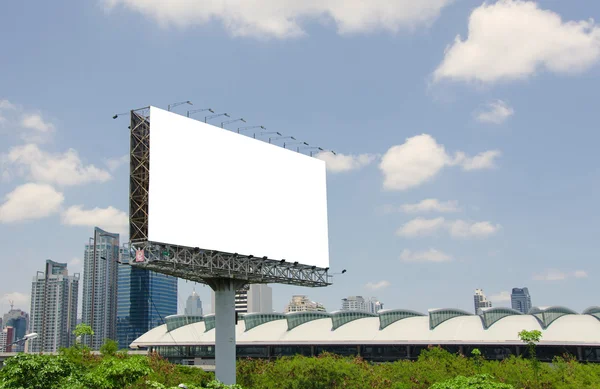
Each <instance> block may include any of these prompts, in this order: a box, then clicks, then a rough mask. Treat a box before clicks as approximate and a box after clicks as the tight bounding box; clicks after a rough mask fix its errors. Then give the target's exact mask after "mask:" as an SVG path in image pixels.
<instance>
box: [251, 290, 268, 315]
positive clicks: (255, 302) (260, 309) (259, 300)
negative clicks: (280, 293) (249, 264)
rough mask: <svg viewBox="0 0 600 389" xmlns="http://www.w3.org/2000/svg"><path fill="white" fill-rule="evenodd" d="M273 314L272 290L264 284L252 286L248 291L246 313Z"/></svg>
mask: <svg viewBox="0 0 600 389" xmlns="http://www.w3.org/2000/svg"><path fill="white" fill-rule="evenodd" d="M271 312H273V289H271V287H270V286H268V285H265V284H252V285H250V289H249V290H248V313H271Z"/></svg>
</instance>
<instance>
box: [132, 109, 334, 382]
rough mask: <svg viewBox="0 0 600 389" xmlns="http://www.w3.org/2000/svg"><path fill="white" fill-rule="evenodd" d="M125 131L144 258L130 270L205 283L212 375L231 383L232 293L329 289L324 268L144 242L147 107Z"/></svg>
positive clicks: (136, 232) (136, 233)
mask: <svg viewBox="0 0 600 389" xmlns="http://www.w3.org/2000/svg"><path fill="white" fill-rule="evenodd" d="M129 128H130V161H129V167H130V177H129V245H130V246H129V247H130V250H135V251H136V252H140V253H143V258H142V261H140V262H137V255H136V259H135V260H133V261H130V265H132V266H135V267H141V268H145V269H148V270H152V271H154V272H157V273H162V274H167V275H171V276H175V277H179V278H183V279H186V280H190V281H195V282H200V283H204V284H207V285H209V286H210V287H211V288H212V289H213V290H214V291H215V298H216V301H217V302H218V304H215V305H216V307H215V321H216V328H215V331H217V333H216V340H217V345H216V347H215V352H216V354H215V357H216V375H217V378H218V379H219V380H220V381H221V382H223V383H225V384H235V323H234V321H233V319H234V316H235V302H234V296H235V289H237V288H239V287H241V286H242V285H245V284H266V283H276V284H288V285H297V286H307V287H324V286H328V285H331V283H330V282H329V275H328V271H329V268H318V267H316V266H307V265H301V264H298V263H289V262H286V261H285V260H283V259H269V258H267V257H262V258H261V257H254V256H252V255H240V254H237V253H226V252H221V251H213V250H207V248H200V247H184V246H178V245H172V244H168V243H162V242H152V241H149V240H148V215H149V213H148V199H149V184H150V107H144V108H141V109H137V110H132V111H131V124H130V127H129ZM224 131H225V130H224ZM138 250H139V251H138ZM142 250H143V251H142ZM230 300H231V301H230Z"/></svg>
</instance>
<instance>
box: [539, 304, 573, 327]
mask: <svg viewBox="0 0 600 389" xmlns="http://www.w3.org/2000/svg"><path fill="white" fill-rule="evenodd" d="M528 314H529V315H533V316H535V317H536V318H537V319H538V320H539V321H540V323H541V324H542V327H543V328H544V329H546V328H548V327H549V326H550V324H552V323H553V322H554V321H555V320H556V319H558V318H560V317H562V316H565V315H577V312H575V311H574V310H572V309H569V308H566V307H560V306H551V307H533V308H531V309H530V310H529V312H528Z"/></svg>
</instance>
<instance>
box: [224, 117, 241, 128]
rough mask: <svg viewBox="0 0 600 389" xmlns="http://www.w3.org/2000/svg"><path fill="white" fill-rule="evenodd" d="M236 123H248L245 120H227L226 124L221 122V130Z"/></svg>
mask: <svg viewBox="0 0 600 389" xmlns="http://www.w3.org/2000/svg"><path fill="white" fill-rule="evenodd" d="M235 122H244V123H246V121H245V120H244V118H239V119H233V120H226V121H224V122H221V128H225V125H226V124H229V123H235Z"/></svg>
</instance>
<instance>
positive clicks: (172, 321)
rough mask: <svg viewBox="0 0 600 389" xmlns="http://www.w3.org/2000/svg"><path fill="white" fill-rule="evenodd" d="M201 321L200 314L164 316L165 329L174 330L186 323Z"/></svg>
mask: <svg viewBox="0 0 600 389" xmlns="http://www.w3.org/2000/svg"><path fill="white" fill-rule="evenodd" d="M201 321H202V316H198V315H171V316H167V317H165V323H166V325H167V331H173V330H176V329H177V328H179V327H183V326H185V325H188V324H192V323H198V322H201Z"/></svg>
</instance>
